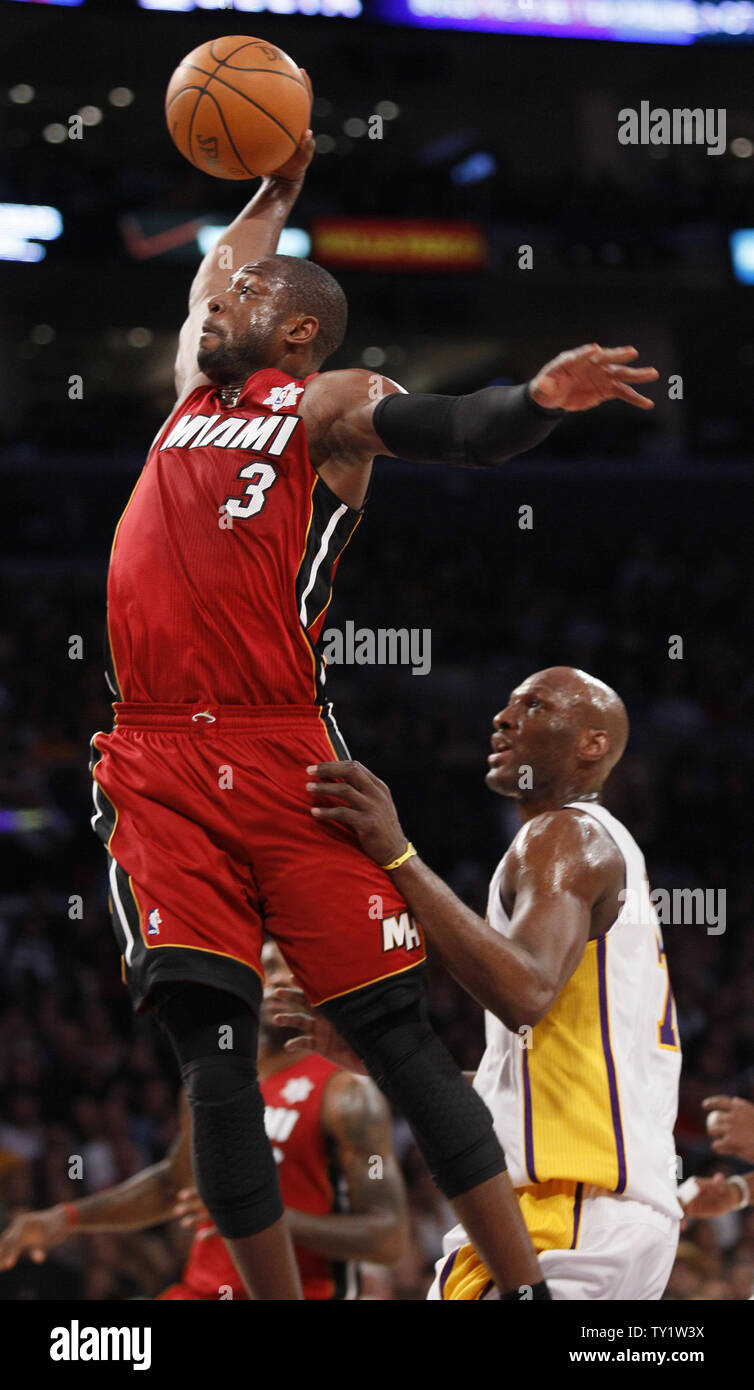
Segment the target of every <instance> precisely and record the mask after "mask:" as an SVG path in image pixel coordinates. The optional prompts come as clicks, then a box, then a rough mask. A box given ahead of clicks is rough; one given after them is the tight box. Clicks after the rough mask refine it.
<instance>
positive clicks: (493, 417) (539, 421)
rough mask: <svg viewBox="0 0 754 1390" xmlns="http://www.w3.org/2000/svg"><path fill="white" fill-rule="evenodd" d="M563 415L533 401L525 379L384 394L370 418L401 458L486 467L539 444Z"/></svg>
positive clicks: (502, 461) (563, 413) (385, 442)
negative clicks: (451, 390) (460, 391)
mask: <svg viewBox="0 0 754 1390" xmlns="http://www.w3.org/2000/svg"><path fill="white" fill-rule="evenodd" d="M563 415H565V411H564V410H546V409H545V408H544V407H543V406H540V405H537V403H536V401H534V400H532V397H531V396H530V394H529V388H528V386H527V385H523V386H486V387H485V388H484V390H482V391H474V392H472V394H471V395H468V396H430V395H425V394H423V393H417V394H416V395H403V394H396V395H392V396H383V398H382V400H381V401H379V402H378V404H377V405H376V406H375V409H374V413H373V415H372V424H373V426H374V429H375V431H376V433H377V434H378V435H379V437H380V439H381V440H382V442H383V444H385V445H386V446H387V448H388V449H389V450H390V452H391V453H393V454H397V455H399V457H400V458H404V459H408V460H410V461H411V462H414V463H454V464H460V465H461V466H462V467H463V466H466V467H468V468H488V467H490V466H491V465H492V464H495V463H505V462H506V460H507V459H510V458H513V456H514V454H520V453H523V452H524V450H525V449H533V448H534V446H535V445H536V444H541V442H542V440H543V439H546V438H547V436H548V434H551V433H552V431H553V430H554V428H555V426H556V425H557V423H558V421H559V420H560V419H561V417H562V416H563Z"/></svg>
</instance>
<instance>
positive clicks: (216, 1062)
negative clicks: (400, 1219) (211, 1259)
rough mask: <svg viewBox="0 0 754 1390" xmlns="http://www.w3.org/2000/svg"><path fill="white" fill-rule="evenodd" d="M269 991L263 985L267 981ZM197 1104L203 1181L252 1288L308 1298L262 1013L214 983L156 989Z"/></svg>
mask: <svg viewBox="0 0 754 1390" xmlns="http://www.w3.org/2000/svg"><path fill="white" fill-rule="evenodd" d="M260 994H261V986H260ZM154 996H155V1007H156V1011H157V1016H158V1018H159V1020H160V1023H161V1024H162V1026H163V1027H164V1029H165V1031H166V1032H167V1034H168V1036H169V1038H170V1041H171V1043H172V1045H173V1048H174V1051H175V1054H176V1057H177V1059H178V1064H179V1066H180V1071H181V1078H182V1080H183V1084H184V1087H185V1090H186V1096H187V1099H188V1102H189V1107H190V1110H191V1159H192V1165H193V1169H194V1177H195V1179H196V1185H197V1189H198V1191H199V1195H200V1196H201V1198H202V1201H203V1202H204V1204H205V1206H206V1207H207V1210H208V1211H209V1213H210V1216H211V1217H212V1219H213V1221H214V1223H215V1226H216V1227H217V1229H218V1231H219V1232H220V1235H221V1236H223V1238H224V1239H225V1241H226V1244H227V1245H228V1249H229V1250H230V1253H231V1255H232V1256H233V1260H234V1262H235V1264H236V1267H237V1268H238V1271H239V1273H240V1275H241V1277H242V1279H243V1281H244V1284H245V1285H246V1287H247V1289H248V1291H249V1293H250V1294H251V1295H252V1297H255V1298H258V1299H298V1298H301V1297H302V1293H301V1284H300V1279H299V1274H298V1267H297V1264H296V1259H295V1255H294V1253H293V1246H292V1244H291V1240H290V1236H289V1234H288V1229H287V1226H286V1225H285V1223H284V1220H283V1204H282V1201H281V1197H280V1187H279V1183H278V1177H277V1169H276V1165H275V1159H274V1156H273V1153H272V1149H271V1147H270V1143H269V1140H268V1138H267V1135H266V1132H265V1127H264V1101H263V1099H262V1095H261V1091H260V1089H259V1079H258V1076H257V1016H258V1009H257V1010H254V1011H253V1010H251V1009H250V1008H249V1007H248V1005H247V1004H246V1003H245V1002H244V1000H242V999H241V998H239V997H237V996H236V995H233V994H229V993H227V992H226V991H224V990H218V989H215V988H214V987H213V986H211V985H204V984H186V985H163V986H161V987H158V988H157V989H155V991H154Z"/></svg>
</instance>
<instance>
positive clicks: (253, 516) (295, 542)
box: [108, 368, 362, 706]
mask: <svg viewBox="0 0 754 1390" xmlns="http://www.w3.org/2000/svg"><path fill="white" fill-rule="evenodd" d="M314 375H316V373H315V374H314ZM311 379H312V378H311V377H305V378H304V379H303V380H302V381H296V380H293V379H292V378H291V377H290V376H289V375H287V374H286V373H285V372H280V371H277V370H276V369H274V368H269V369H265V370H263V371H259V372H255V373H254V374H253V375H252V376H250V377H248V378H247V380H246V381H245V382H244V385H243V386H242V387H240V388H229V387H219V386H212V385H206V386H197V387H196V388H195V390H193V391H190V392H189V393H188V395H187V396H185V397H184V398H183V399H182V400H181V401H180V402H179V404H177V405H176V407H175V409H174V410H173V412H172V414H171V415H170V417H169V419H168V420H167V422H166V423H165V425H164V426H163V427H162V429H161V430H160V431H159V433H158V434H157V436H156V437H155V439H154V441H153V443H152V446H151V448H150V450H149V454H148V456H147V461H146V464H145V466H144V468H143V470H142V473H141V475H140V477H139V480H138V482H137V484H136V487H135V488H134V490H133V492H132V494H131V498H130V500H129V502H128V505H127V507H126V510H125V511H124V513H123V515H122V517H121V519H120V522H119V523H118V528H117V530H116V533H115V539H114V541H113V547H112V553H111V558H110V571H109V576H108V638H109V648H110V651H109V660H108V677H109V681H110V685H111V688H112V690H113V694H114V695H115V696H116V698H117V699H119V700H125V701H133V702H140V703H141V702H147V703H157V704H188V703H194V702H198V703H200V704H203V703H206V704H208V705H247V706H248V705H272V704H285V705H305V704H306V705H311V704H313V703H314V704H319V703H321V693H320V691H321V684H322V680H323V678H324V672H323V670H322V662H321V658H320V657H319V656H318V654H317V653H316V645H317V641H318V639H319V636H320V633H321V631H322V626H323V623H324V618H325V611H326V609H327V605H328V604H329V602H330V597H331V592H332V581H333V576H334V573H335V569H336V566H337V562H338V558H339V556H340V554H341V551H342V550H343V549H344V547H345V546H346V544H347V543H348V540H349V538H350V536H351V534H352V532H353V530H354V529H355V527H356V526H357V524H358V522H359V520H360V518H361V515H362V512H361V511H355V510H354V509H353V508H351V507H348V506H346V504H345V503H344V502H341V501H340V500H339V499H338V498H337V497H336V496H335V494H334V493H333V492H331V491H330V489H329V488H328V487H327V485H326V484H325V483H324V482H323V481H322V479H321V478H320V477H319V475H318V474H317V472H316V471H315V469H314V468H313V466H312V464H311V462H310V459H309V451H308V447H307V441H306V432H305V428H304V423H303V421H302V420H301V419H300V417H299V415H298V414H297V405H298V402H299V401H300V399H301V396H302V394H303V392H304V390H305V389H306V384H307V382H308V381H310V380H311ZM224 402H228V403H227V404H225V403H224Z"/></svg>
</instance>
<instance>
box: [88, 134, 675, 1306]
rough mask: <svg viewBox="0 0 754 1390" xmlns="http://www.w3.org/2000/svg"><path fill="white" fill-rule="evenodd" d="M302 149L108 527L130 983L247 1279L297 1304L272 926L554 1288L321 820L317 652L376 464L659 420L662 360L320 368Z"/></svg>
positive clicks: (337, 331)
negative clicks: (280, 1132) (316, 791)
mask: <svg viewBox="0 0 754 1390" xmlns="http://www.w3.org/2000/svg"><path fill="white" fill-rule="evenodd" d="M312 148H313V144H312V137H311V132H307V134H306V136H305V137H304V140H303V141H302V145H301V147H300V150H299V152H298V153H297V155H295V156H294V157H293V159H292V160H291V161H290V162H289V163H288V164H287V165H286V166H285V167H284V168H283V169H281V170H280V171H279V172H278V175H277V176H273V177H271V178H268V179H265V180H264V181H263V183H262V186H261V189H260V191H259V193H258V194H257V196H256V198H255V199H254V200H253V202H252V203H251V204H250V205H249V206H248V208H246V209H245V211H244V212H243V213H242V214H241V216H240V217H239V218H238V219H237V220H236V221H235V222H234V223H233V224H232V226H231V227H230V228H229V229H228V231H227V232H226V234H225V236H224V238H223V244H222V246H221V247H219V248H218V249H216V250H215V251H213V252H212V253H210V254H209V255H208V256H207V257H206V258H205V260H204V261H203V263H202V265H201V267H200V269H199V271H198V273H197V276H196V278H195V280H194V283H193V286H192V289H191V294H190V298H189V314H188V318H187V320H186V322H185V324H184V326H183V329H182V331H181V335H180V340H179V348H178V356H177V360H176V392H177V397H178V399H177V403H176V405H175V408H174V409H173V411H172V412H171V414H170V416H169V418H168V420H167V421H166V422H165V424H164V425H163V426H162V427H161V428H160V430H159V431H158V433H157V435H156V437H155V439H154V441H153V443H152V446H151V448H150V450H149V454H148V457H147V461H146V465H145V467H144V470H143V472H142V474H141V476H140V478H139V480H138V482H137V484H136V487H135V489H134V491H133V494H132V496H131V499H130V501H129V503H128V505H127V507H126V510H125V512H124V514H123V516H122V517H121V520H120V522H119V524H118V528H117V531H116V535H115V540H114V542H113V548H112V553H111V561H110V572H109V578H108V645H109V652H110V682H111V685H112V689H113V693H114V695H115V704H114V710H115V727H114V729H113V731H112V732H111V733H99V734H97V735H95V737H94V739H93V758H92V767H93V776H94V802H95V814H94V816H93V820H92V823H93V826H94V828H95V830H96V831H97V833H98V835H99V836H100V838H101V839H102V840H103V842H104V843H105V845H106V847H107V852H108V863H109V879H110V892H111V900H112V911H113V922H114V927H115V932H116V936H117V938H118V941H119V944H120V950H121V952H122V958H123V974H124V979H125V981H126V983H127V984H128V987H129V989H130V991H131V995H132V999H133V1002H134V1005H135V1007H136V1008H137V1009H143V1008H145V1007H154V1008H155V1009H156V1011H157V1014H158V1017H159V1019H160V1021H161V1023H162V1025H163V1026H164V1028H165V1029H166V1031H167V1033H168V1035H169V1037H170V1039H171V1042H172V1045H173V1048H174V1050H175V1053H176V1057H177V1059H178V1063H179V1066H180V1068H181V1072H182V1076H183V1079H184V1084H185V1088H186V1094H187V1097H188V1102H189V1106H190V1109H191V1116H192V1161H193V1168H194V1173H195V1175H196V1181H197V1187H198V1189H199V1192H200V1194H201V1197H202V1200H203V1201H204V1203H205V1205H206V1207H207V1209H208V1211H209V1212H210V1215H211V1216H212V1219H213V1221H214V1223H215V1226H216V1227H217V1229H218V1231H219V1232H220V1233H221V1235H223V1236H224V1238H225V1239H226V1241H227V1242H228V1246H229V1248H230V1250H231V1253H232V1255H233V1258H234V1260H235V1261H236V1264H237V1266H238V1268H239V1270H240V1272H241V1274H242V1277H243V1279H244V1282H245V1284H246V1285H247V1287H248V1288H249V1291H250V1292H252V1293H253V1294H254V1295H255V1296H256V1297H257V1298H263V1299H291V1298H298V1297H300V1294H301V1290H300V1282H299V1278H298V1271H297V1268H296V1264H295V1260H294V1257H293V1247H292V1244H291V1240H290V1235H289V1233H288V1231H287V1229H286V1227H285V1224H284V1222H283V1211H282V1204H281V1199H280V1193H279V1189H278V1182H277V1174H276V1170H275V1162H274V1158H273V1154H272V1150H271V1148H270V1145H269V1143H268V1141H267V1139H266V1136H265V1133H264V1125H263V1102H262V1097H261V1094H260V1091H259V1086H258V1082H257V1076H256V1050H257V1038H256V1031H257V1018H258V1012H259V1000H260V997H261V989H262V985H261V964H260V949H261V941H262V934H263V931H264V930H266V931H267V932H268V933H269V934H270V935H271V936H272V937H273V938H274V939H275V940H276V941H278V942H279V943H280V946H281V948H282V949H283V951H284V953H285V956H286V959H287V960H288V962H289V964H290V966H291V969H292V970H293V972H294V974H295V975H296V977H297V978H298V979H299V981H300V982H301V984H302V986H303V988H304V990H305V992H306V995H307V997H308V999H309V1000H310V1002H311V1003H312V1004H314V1005H318V1006H320V1007H321V1008H322V1010H323V1011H324V1013H325V1014H326V1015H327V1017H328V1018H330V1019H332V1021H333V1023H334V1024H335V1025H336V1026H337V1028H338V1029H339V1031H340V1032H341V1033H342V1034H343V1035H344V1036H345V1037H346V1038H347V1039H348V1040H349V1042H350V1043H351V1045H352V1046H353V1047H354V1048H355V1050H356V1051H357V1052H358V1053H359V1055H360V1056H361V1057H362V1059H363V1060H364V1062H365V1065H366V1066H367V1069H368V1070H369V1072H370V1073H371V1075H372V1076H373V1077H374V1078H375V1080H376V1081H377V1082H378V1084H379V1085H380V1086H381V1087H382V1089H383V1090H384V1091H385V1093H386V1094H387V1095H388V1096H389V1097H390V1098H391V1099H392V1100H393V1102H394V1103H395V1104H396V1105H397V1106H398V1107H399V1108H400V1109H401V1110H402V1112H403V1113H404V1114H405V1116H406V1118H407V1120H408V1122H409V1124H410V1125H411V1127H412V1130H413V1132H414V1135H415V1136H416V1139H417V1143H418V1145H419V1148H420V1150H421V1152H422V1153H423V1155H424V1157H425V1159H426V1161H427V1163H428V1165H429V1168H430V1171H431V1173H432V1174H433V1177H434V1179H435V1181H436V1183H437V1185H438V1186H439V1187H440V1189H441V1190H442V1191H443V1192H444V1193H445V1195H446V1197H447V1198H448V1199H449V1200H450V1201H451V1202H452V1203H453V1205H454V1208H455V1211H456V1213H457V1215H458V1219H459V1220H460V1221H462V1222H463V1224H464V1227H465V1229H466V1230H467V1231H468V1232H469V1234H470V1236H471V1237H472V1239H473V1240H474V1241H475V1243H476V1245H477V1248H478V1250H479V1253H480V1255H482V1257H483V1258H484V1260H485V1263H486V1264H487V1266H488V1268H489V1269H490V1271H491V1274H492V1277H493V1279H494V1280H495V1282H496V1284H497V1285H498V1286H499V1287H500V1289H501V1290H502V1292H503V1296H506V1297H509V1298H511V1299H516V1298H518V1297H519V1295H518V1292H517V1291H518V1289H519V1287H520V1286H522V1285H526V1286H532V1287H534V1289H535V1295H534V1296H535V1297H537V1298H540V1297H541V1298H547V1297H548V1294H547V1290H546V1288H545V1286H544V1284H543V1283H542V1280H541V1275H540V1272H539V1267H538V1265H537V1262H536V1259H535V1257H534V1252H533V1249H532V1246H531V1243H530V1241H529V1239H528V1236H527V1234H526V1231H525V1228H524V1226H523V1223H522V1221H521V1218H520V1216H519V1213H518V1207H517V1204H516V1201H515V1197H514V1195H513V1190H512V1188H511V1185H510V1182H509V1180H508V1177H507V1174H506V1172H505V1159H504V1155H503V1153H502V1150H501V1149H500V1146H499V1144H498V1143H497V1141H496V1139H495V1137H494V1134H493V1130H492V1122H491V1118H490V1115H489V1112H488V1111H487V1110H486V1107H485V1106H484V1104H483V1103H482V1102H481V1101H480V1100H479V1098H478V1097H477V1096H476V1095H475V1094H474V1092H473V1091H471V1089H470V1088H469V1087H468V1086H467V1085H466V1083H465V1081H464V1079H463V1076H462V1074H461V1072H460V1070H459V1069H458V1068H457V1067H456V1065H455V1063H454V1062H453V1061H452V1059H451V1058H450V1056H449V1055H448V1053H447V1052H446V1051H445V1049H444V1048H443V1047H442V1046H441V1044H440V1042H439V1040H438V1039H437V1037H436V1036H435V1034H434V1033H433V1031H432V1029H431V1028H430V1026H429V1024H428V1021H427V1017H426V1009H425V1005H424V985H423V976H424V972H423V969H422V962H423V960H424V943H423V940H422V935H421V930H420V927H419V926H418V925H417V924H416V922H414V920H413V919H412V918H411V916H410V914H409V913H408V911H407V909H406V905H405V903H404V901H403V899H402V897H401V895H400V893H399V892H398V891H397V889H396V887H395V885H394V884H393V882H392V880H391V877H390V873H391V870H392V868H393V867H394V866H393V865H384V866H376V865H374V864H373V863H371V862H370V860H369V859H368V858H367V857H366V856H365V855H364V854H363V853H362V851H361V850H360V848H359V845H358V841H357V840H356V838H355V836H354V835H353V834H351V833H350V832H349V831H348V830H344V829H343V828H342V827H339V826H331V825H317V824H316V823H315V822H314V821H313V819H312V817H311V816H310V815H309V807H308V800H307V794H306V791H305V780H306V774H305V771H304V769H305V768H306V767H307V765H308V764H311V763H322V762H327V761H332V759H333V758H340V757H345V756H346V754H347V750H346V748H345V745H344V743H343V740H342V738H341V737H340V734H339V732H338V729H337V726H336V724H335V721H334V718H333V715H332V710H331V707H330V706H329V704H327V702H326V701H325V698H324V694H323V685H324V671H323V662H322V660H321V657H320V655H319V650H318V643H319V639H320V634H321V631H322V626H323V623H324V619H325V613H326V610H327V606H328V603H329V601H330V595H331V590H332V583H333V578H334V574H335V570H336V567H337V564H338V560H339V557H340V555H341V553H342V551H343V549H344V547H345V545H346V544H347V542H348V540H349V539H350V537H351V535H352V533H353V531H354V530H355V528H356V526H357V525H358V523H359V521H360V519H361V516H362V511H363V507H364V502H365V499H366V495H367V490H368V486H369V479H370V475H371V470H372V463H373V460H374V457H375V455H377V454H387V455H392V456H402V457H405V458H407V459H412V460H418V461H426V462H430V463H431V462H450V463H456V464H459V465H473V466H478V467H486V466H492V465H494V464H500V463H503V462H504V461H505V460H506V459H508V458H510V457H511V456H512V455H513V454H515V453H518V452H520V451H521V450H524V449H529V448H531V447H532V446H533V445H535V444H537V443H539V442H541V441H542V440H543V439H545V438H546V437H547V435H548V434H549V433H550V432H551V431H552V430H553V429H554V428H555V426H556V424H557V423H558V421H559V420H560V419H561V418H562V417H563V415H564V414H565V413H567V412H569V411H577V410H587V409H589V408H591V407H592V406H596V405H599V404H600V403H601V402H602V401H605V400H609V399H619V400H623V401H627V402H629V403H631V404H633V405H637V406H639V407H641V408H650V407H651V404H652V403H651V401H649V400H648V399H647V398H646V397H644V396H642V395H640V394H639V393H638V392H637V391H636V389H635V387H636V385H637V384H639V383H641V382H648V381H652V380H654V379H655V378H656V376H657V373H656V372H655V370H654V369H653V368H650V367H645V368H636V367H632V366H630V365H629V364H630V363H631V362H632V361H633V360H634V359H635V357H636V356H637V353H636V350H635V349H634V348H631V347H625V348H601V347H598V346H597V344H594V343H592V344H589V345H587V346H584V347H581V348H578V349H575V350H573V351H570V352H565V353H561V354H560V356H559V357H557V358H555V359H554V361H552V362H550V363H548V364H547V366H545V367H544V368H542V370H541V371H539V372H538V373H537V374H536V376H535V377H534V378H533V380H532V381H531V382H529V383H528V385H527V384H524V385H521V386H516V387H512V388H507V387H493V388H489V389H487V390H484V391H477V392H475V393H473V394H472V395H468V396H458V397H452V396H431V395H408V394H406V393H405V392H404V391H402V389H401V388H400V387H398V386H396V385H395V383H394V382H392V381H389V380H388V379H387V378H384V377H381V376H379V375H374V374H371V375H370V373H368V372H366V371H360V370H356V371H338V372H325V373H321V372H320V368H321V366H322V363H323V361H324V360H325V359H326V358H327V357H328V356H329V355H330V354H331V353H333V352H334V351H335V350H336V349H337V347H338V346H339V344H340V343H341V341H342V339H343V335H344V331H345V326H346V301H345V296H344V295H343V292H342V290H341V288H340V286H339V285H338V284H337V282H336V281H335V280H334V279H333V278H332V276H331V275H329V274H328V273H327V272H326V271H325V270H323V269H322V268H321V267H319V266H317V265H314V264H312V263H311V262H309V261H304V260H296V259H293V258H290V257H286V256H278V255H276V254H275V247H276V244H277V239H278V236H279V233H280V230H281V228H282V226H283V224H284V222H285V218H286V216H287V213H288V211H289V209H290V208H291V207H292V205H293V202H294V201H295V197H296V195H297V192H298V189H299V187H300V184H301V180H302V178H303V174H304V171H305V168H306V166H307V164H308V162H309V159H310V158H311V152H312ZM229 269H230V270H231V271H232V273H231V274H230V275H229ZM428 485H430V486H431V479H428ZM228 1027H230V1028H232V1035H233V1037H234V1040H235V1041H234V1047H233V1050H232V1051H229V1050H223V1049H222V1047H221V1044H220V1042H219V1041H218V1040H219V1039H220V1038H222V1037H223V1036H224V1030H225V1029H227V1028H228Z"/></svg>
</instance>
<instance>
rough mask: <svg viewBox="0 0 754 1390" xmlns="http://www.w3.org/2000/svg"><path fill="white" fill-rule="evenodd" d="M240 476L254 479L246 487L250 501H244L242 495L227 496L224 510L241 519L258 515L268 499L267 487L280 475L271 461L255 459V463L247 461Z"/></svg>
mask: <svg viewBox="0 0 754 1390" xmlns="http://www.w3.org/2000/svg"><path fill="white" fill-rule="evenodd" d="M238 476H239V478H251V479H252V481H251V482H250V483H249V485H248V487H246V488H244V497H247V498H248V501H247V502H244V501H243V498H241V497H227V498H226V500H225V503H224V510H225V511H226V512H227V514H228V516H232V517H238V518H241V519H243V518H244V517H249V516H256V514H257V512H261V510H262V508H263V506H264V504H265V502H266V501H267V498H266V496H265V493H266V492H267V489H268V488H270V487H272V484H273V483H274V482H276V481H277V476H278V475H277V473H276V472H275V469H274V468H273V466H272V464H271V463H262V462H261V461H260V460H259V459H255V460H254V462H253V463H247V465H246V467H245V468H242V469H241V472H240V473H239V474H238Z"/></svg>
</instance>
